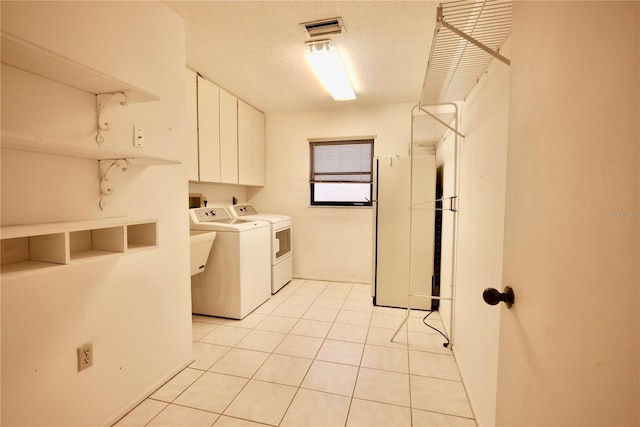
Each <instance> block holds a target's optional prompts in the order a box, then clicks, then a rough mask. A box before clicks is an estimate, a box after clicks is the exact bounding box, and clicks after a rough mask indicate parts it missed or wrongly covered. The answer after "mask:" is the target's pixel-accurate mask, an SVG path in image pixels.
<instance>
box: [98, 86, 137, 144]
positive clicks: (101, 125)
mask: <svg viewBox="0 0 640 427" xmlns="http://www.w3.org/2000/svg"><path fill="white" fill-rule="evenodd" d="M116 98H121V101H120V105H122V106H125V105H128V104H129V99H128V98H127V94H126V93H124V92H114V93H101V94H98V95H96V113H97V116H98V133H97V135H96V142H97V143H98V145H101V144H102V143H103V142H104V135H103V134H102V133H103V132H106V131H108V130H110V129H111V124H110V123H109V122H108V121H107V120H106V119H105V118H104V112H105V110H106V109H107V106H108V105H109V104H110V103H111V100H112V99H116Z"/></svg>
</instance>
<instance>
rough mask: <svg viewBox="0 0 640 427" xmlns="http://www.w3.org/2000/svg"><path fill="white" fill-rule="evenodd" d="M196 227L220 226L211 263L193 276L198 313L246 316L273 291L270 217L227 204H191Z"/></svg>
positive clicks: (192, 223)
mask: <svg viewBox="0 0 640 427" xmlns="http://www.w3.org/2000/svg"><path fill="white" fill-rule="evenodd" d="M189 222H190V227H191V230H200V231H215V232H216V239H215V240H214V242H213V246H212V248H211V252H210V254H209V259H208V260H207V268H206V269H205V270H204V271H203V272H202V273H200V274H196V275H195V276H192V278H191V304H192V312H193V313H194V314H204V315H208V316H218V317H228V318H232V319H242V318H243V317H245V316H246V315H247V314H249V313H251V312H252V311H253V310H255V309H256V308H257V307H258V306H260V305H261V304H262V303H263V302H265V301H266V300H268V299H269V298H270V297H271V261H270V256H269V254H270V251H271V233H270V227H269V223H268V222H266V221H258V220H256V219H237V218H234V217H233V216H231V215H230V214H229V212H228V211H227V210H226V209H225V208H223V207H205V208H195V209H189Z"/></svg>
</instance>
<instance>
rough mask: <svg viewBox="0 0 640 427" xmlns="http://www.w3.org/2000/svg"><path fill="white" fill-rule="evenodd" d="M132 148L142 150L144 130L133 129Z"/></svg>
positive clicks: (135, 127)
mask: <svg viewBox="0 0 640 427" xmlns="http://www.w3.org/2000/svg"><path fill="white" fill-rule="evenodd" d="M133 146H134V147H138V148H144V129H142V128H141V127H138V126H134V127H133Z"/></svg>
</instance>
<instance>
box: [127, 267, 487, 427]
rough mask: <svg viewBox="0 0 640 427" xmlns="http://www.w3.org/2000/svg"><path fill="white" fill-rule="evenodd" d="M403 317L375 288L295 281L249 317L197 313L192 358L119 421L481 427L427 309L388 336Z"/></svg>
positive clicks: (146, 423)
mask: <svg viewBox="0 0 640 427" xmlns="http://www.w3.org/2000/svg"><path fill="white" fill-rule="evenodd" d="M405 314H406V311H405V310H400V309H391V308H383V307H373V306H372V305H371V295H370V286H368V285H360V284H350V283H335V282H320V281H311V280H298V279H294V280H293V281H292V282H290V283H289V284H288V285H287V286H285V287H284V288H283V289H281V290H280V292H278V293H277V294H276V295H273V296H272V297H271V299H270V300H269V301H267V302H265V303H264V304H262V306H260V307H259V308H258V309H256V310H255V311H254V312H253V313H251V314H250V315H248V316H247V317H245V318H244V319H242V320H230V319H221V318H216V317H206V316H193V355H194V358H195V361H194V362H193V363H192V364H191V365H190V366H189V367H188V368H186V369H184V370H183V371H182V372H180V373H179V374H178V375H176V376H175V377H173V378H172V379H171V380H170V381H169V382H167V383H166V384H165V385H164V386H162V387H161V388H160V389H158V390H157V391H156V392H155V393H154V394H152V395H151V396H150V397H149V398H148V399H146V400H145V401H143V402H142V403H141V404H140V405H138V406H137V407H136V408H135V409H133V410H132V411H131V412H129V414H127V415H126V416H125V417H124V418H122V419H121V420H120V421H119V422H118V423H117V424H116V425H118V426H184V427H187V426H208V427H211V426H265V425H268V426H296V427H297V426H326V427H329V426H367V427H370V426H376V427H379V426H393V427H399V426H475V425H476V423H475V421H474V420H473V414H472V412H471V407H470V406H469V402H468V399H467V395H466V392H465V390H464V387H463V385H462V382H461V379H460V374H459V372H458V368H457V366H456V363H455V360H454V358H453V356H452V354H451V351H450V350H449V349H447V348H444V347H443V346H442V344H443V342H444V339H443V338H442V337H441V336H440V335H439V334H438V333H437V332H435V331H433V330H432V329H430V328H428V327H426V326H425V325H424V324H423V323H422V317H423V316H424V314H425V313H424V312H419V311H412V312H411V317H410V318H409V321H408V322H407V324H406V325H405V327H403V329H402V330H401V332H400V333H399V334H398V336H397V337H396V339H395V341H394V342H391V341H390V338H391V336H392V335H393V333H394V332H395V330H396V328H397V327H398V326H399V325H400V323H401V322H402V320H403V318H404V316H405ZM428 322H429V323H430V324H431V325H433V326H436V327H438V328H439V329H440V330H442V322H441V320H440V317H439V315H438V313H433V314H432V315H431V316H429V318H428Z"/></svg>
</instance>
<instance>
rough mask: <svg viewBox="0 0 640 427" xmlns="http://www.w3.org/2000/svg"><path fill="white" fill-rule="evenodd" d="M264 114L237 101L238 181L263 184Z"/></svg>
mask: <svg viewBox="0 0 640 427" xmlns="http://www.w3.org/2000/svg"><path fill="white" fill-rule="evenodd" d="M264 145H265V144H264V114H263V113H261V112H260V111H258V110H256V109H255V108H253V107H252V106H250V105H249V104H247V103H245V102H243V101H241V100H240V101H238V182H239V184H242V185H256V186H261V185H264V181H265V178H264V175H265V166H264V162H265V146H264Z"/></svg>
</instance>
